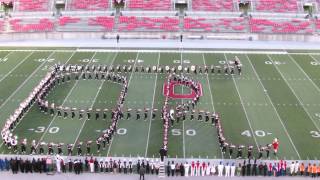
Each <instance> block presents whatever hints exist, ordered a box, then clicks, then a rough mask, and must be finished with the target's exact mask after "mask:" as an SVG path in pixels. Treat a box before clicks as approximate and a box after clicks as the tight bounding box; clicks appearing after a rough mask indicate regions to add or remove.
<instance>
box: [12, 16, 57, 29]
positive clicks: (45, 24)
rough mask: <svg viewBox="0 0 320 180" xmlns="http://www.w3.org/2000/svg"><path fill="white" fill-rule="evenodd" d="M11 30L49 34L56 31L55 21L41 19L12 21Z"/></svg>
mask: <svg viewBox="0 0 320 180" xmlns="http://www.w3.org/2000/svg"><path fill="white" fill-rule="evenodd" d="M9 23H10V26H11V30H12V31H14V32H47V31H53V30H54V21H53V20H51V19H48V18H41V19H17V18H16V19H11V20H10V22H9Z"/></svg>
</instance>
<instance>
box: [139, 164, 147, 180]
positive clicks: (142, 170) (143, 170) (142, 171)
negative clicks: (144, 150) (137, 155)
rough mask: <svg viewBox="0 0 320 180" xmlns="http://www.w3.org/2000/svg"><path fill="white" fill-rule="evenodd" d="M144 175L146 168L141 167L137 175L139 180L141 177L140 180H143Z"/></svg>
mask: <svg viewBox="0 0 320 180" xmlns="http://www.w3.org/2000/svg"><path fill="white" fill-rule="evenodd" d="M145 173H146V168H145V166H141V167H140V170H139V174H140V180H141V177H142V180H144V174H145Z"/></svg>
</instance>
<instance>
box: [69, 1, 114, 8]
mask: <svg viewBox="0 0 320 180" xmlns="http://www.w3.org/2000/svg"><path fill="white" fill-rule="evenodd" d="M70 1H71V3H70V4H69V6H70V7H69V8H70V10H90V11H98V10H107V9H108V8H109V4H110V2H109V0H70Z"/></svg>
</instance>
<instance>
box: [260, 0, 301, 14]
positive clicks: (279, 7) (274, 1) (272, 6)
mask: <svg viewBox="0 0 320 180" xmlns="http://www.w3.org/2000/svg"><path fill="white" fill-rule="evenodd" d="M297 3H298V2H297V0H257V1H255V6H254V7H255V9H256V11H264V12H278V13H286V12H297V11H298V4H297Z"/></svg>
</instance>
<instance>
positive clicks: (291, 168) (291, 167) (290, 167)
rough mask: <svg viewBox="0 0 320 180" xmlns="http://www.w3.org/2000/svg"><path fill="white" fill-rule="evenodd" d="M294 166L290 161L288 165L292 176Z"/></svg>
mask: <svg viewBox="0 0 320 180" xmlns="http://www.w3.org/2000/svg"><path fill="white" fill-rule="evenodd" d="M294 167H295V163H291V164H290V166H289V169H290V175H291V176H292V175H293V173H294Z"/></svg>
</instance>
